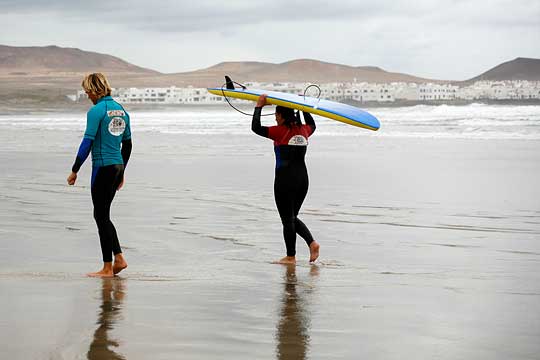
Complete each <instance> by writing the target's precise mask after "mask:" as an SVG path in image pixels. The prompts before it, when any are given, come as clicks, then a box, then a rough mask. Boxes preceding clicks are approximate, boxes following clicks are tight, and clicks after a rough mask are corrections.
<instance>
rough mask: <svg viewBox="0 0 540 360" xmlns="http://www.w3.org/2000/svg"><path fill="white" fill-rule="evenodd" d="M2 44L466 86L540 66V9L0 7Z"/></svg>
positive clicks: (222, 4) (251, 3)
mask: <svg viewBox="0 0 540 360" xmlns="http://www.w3.org/2000/svg"><path fill="white" fill-rule="evenodd" d="M0 44H3V45H12V46H42V45H58V46H63V47H77V48H80V49H83V50H88V51H96V52H101V53H107V54H111V55H114V56H118V57H120V58H122V59H124V60H127V61H129V62H131V63H134V64H135V65H139V66H143V67H148V68H151V69H154V70H158V71H161V72H167V73H170V72H183V71H191V70H197V69H200V68H204V67H208V66H211V65H214V64H217V63H219V62H222V61H264V62H273V63H281V62H285V61H289V60H293V59H299V58H311V59H317V60H323V61H328V62H334V63H340V64H346V65H352V66H379V67H381V68H383V69H385V70H387V71H392V72H402V73H408V74H411V75H416V76H422V77H427V78H435V79H449V80H464V79H468V78H471V77H473V76H476V75H478V74H480V73H482V72H484V71H486V70H488V69H490V68H492V67H493V66H495V65H498V64H500V63H501V62H505V61H509V60H512V59H514V58H516V57H533V58H540V0H446V1H438V0H431V1H429V0H414V1H412V0H394V1H391V0H372V1H369V2H367V1H362V0H325V1H319V0H310V1H294V0H270V1H264V2H263V1H256V0H219V1H218V0H191V1H185V0H181V1H169V0H160V1H156V2H151V1H148V0H145V1H143V0H140V1H139V0H133V1H102V0H93V1H85V2H83V3H81V4H78V3H77V2H75V1H68V0H48V1H43V0H0Z"/></svg>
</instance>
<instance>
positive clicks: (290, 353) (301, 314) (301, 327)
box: [276, 265, 319, 360]
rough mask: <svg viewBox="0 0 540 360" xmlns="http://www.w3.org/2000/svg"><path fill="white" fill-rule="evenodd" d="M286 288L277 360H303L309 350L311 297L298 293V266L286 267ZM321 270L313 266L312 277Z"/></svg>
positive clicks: (281, 314) (279, 327)
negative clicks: (309, 304) (309, 307)
mask: <svg viewBox="0 0 540 360" xmlns="http://www.w3.org/2000/svg"><path fill="white" fill-rule="evenodd" d="M285 268H286V272H285V279H284V280H285V288H284V291H283V299H282V304H283V305H282V309H281V313H280V319H279V323H278V325H277V334H276V337H277V351H276V352H277V358H278V359H279V360H293V359H294V360H303V359H306V358H307V352H308V348H309V342H310V338H309V328H310V325H311V324H310V314H309V312H308V309H307V305H308V302H309V298H308V297H306V294H308V295H309V293H308V292H306V291H297V288H296V287H297V284H298V281H297V278H296V266H294V265H286V266H285ZM318 271H319V268H318V267H317V266H316V265H312V267H311V271H310V275H311V276H312V277H315V276H317V275H318Z"/></svg>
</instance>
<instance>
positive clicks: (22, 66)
mask: <svg viewBox="0 0 540 360" xmlns="http://www.w3.org/2000/svg"><path fill="white" fill-rule="evenodd" d="M98 71H100V72H109V73H111V72H114V73H131V74H141V75H143V74H144V75H151V74H159V73H158V72H157V71H154V70H149V69H145V68H142V67H139V66H135V65H133V64H130V63H128V62H126V61H124V60H122V59H119V58H117V57H114V56H111V55H105V54H99V53H95V52H90V51H83V50H80V49H75V48H62V47H58V46H43V47H38V46H33V47H15V46H5V45H0V74H4V75H10V74H13V75H55V74H60V73H61V74H67V73H81V74H82V73H88V72H98Z"/></svg>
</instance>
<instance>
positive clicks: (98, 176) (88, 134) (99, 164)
mask: <svg viewBox="0 0 540 360" xmlns="http://www.w3.org/2000/svg"><path fill="white" fill-rule="evenodd" d="M131 148H132V144H131V126H130V119H129V114H128V113H127V112H126V111H125V109H124V108H123V107H122V105H120V104H119V103H117V102H116V101H114V100H113V98H112V97H110V96H105V97H102V98H101V99H99V100H98V101H97V103H96V104H95V105H94V106H92V107H91V108H90V110H89V111H88V113H87V117H86V130H85V132H84V138H83V140H82V142H81V145H80V147H79V151H78V153H77V157H76V159H75V163H74V164H73V167H72V171H73V172H75V173H76V172H78V171H79V169H80V167H81V166H82V164H83V163H84V161H85V160H86V158H88V155H89V154H90V152H92V180H91V184H92V185H91V189H92V203H93V204H94V219H95V220H96V224H97V227H98V232H99V240H100V243H101V251H102V254H103V262H111V261H112V254H114V255H116V254H119V253H121V252H122V249H121V248H120V243H119V241H118V236H117V234H116V229H115V227H114V225H113V223H112V222H111V219H110V211H111V203H112V201H113V199H114V195H115V194H116V190H117V189H118V186H119V185H120V183H121V182H122V180H123V178H124V169H125V167H126V165H127V163H128V161H129V157H130V155H131Z"/></svg>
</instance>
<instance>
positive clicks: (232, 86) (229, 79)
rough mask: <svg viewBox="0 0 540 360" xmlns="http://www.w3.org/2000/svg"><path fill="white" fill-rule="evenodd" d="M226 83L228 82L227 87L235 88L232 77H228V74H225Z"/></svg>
mask: <svg viewBox="0 0 540 360" xmlns="http://www.w3.org/2000/svg"><path fill="white" fill-rule="evenodd" d="M225 84H227V89H229V90H234V84H233V82H232V80H231V78H230V77H228V76H227V75H225Z"/></svg>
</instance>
